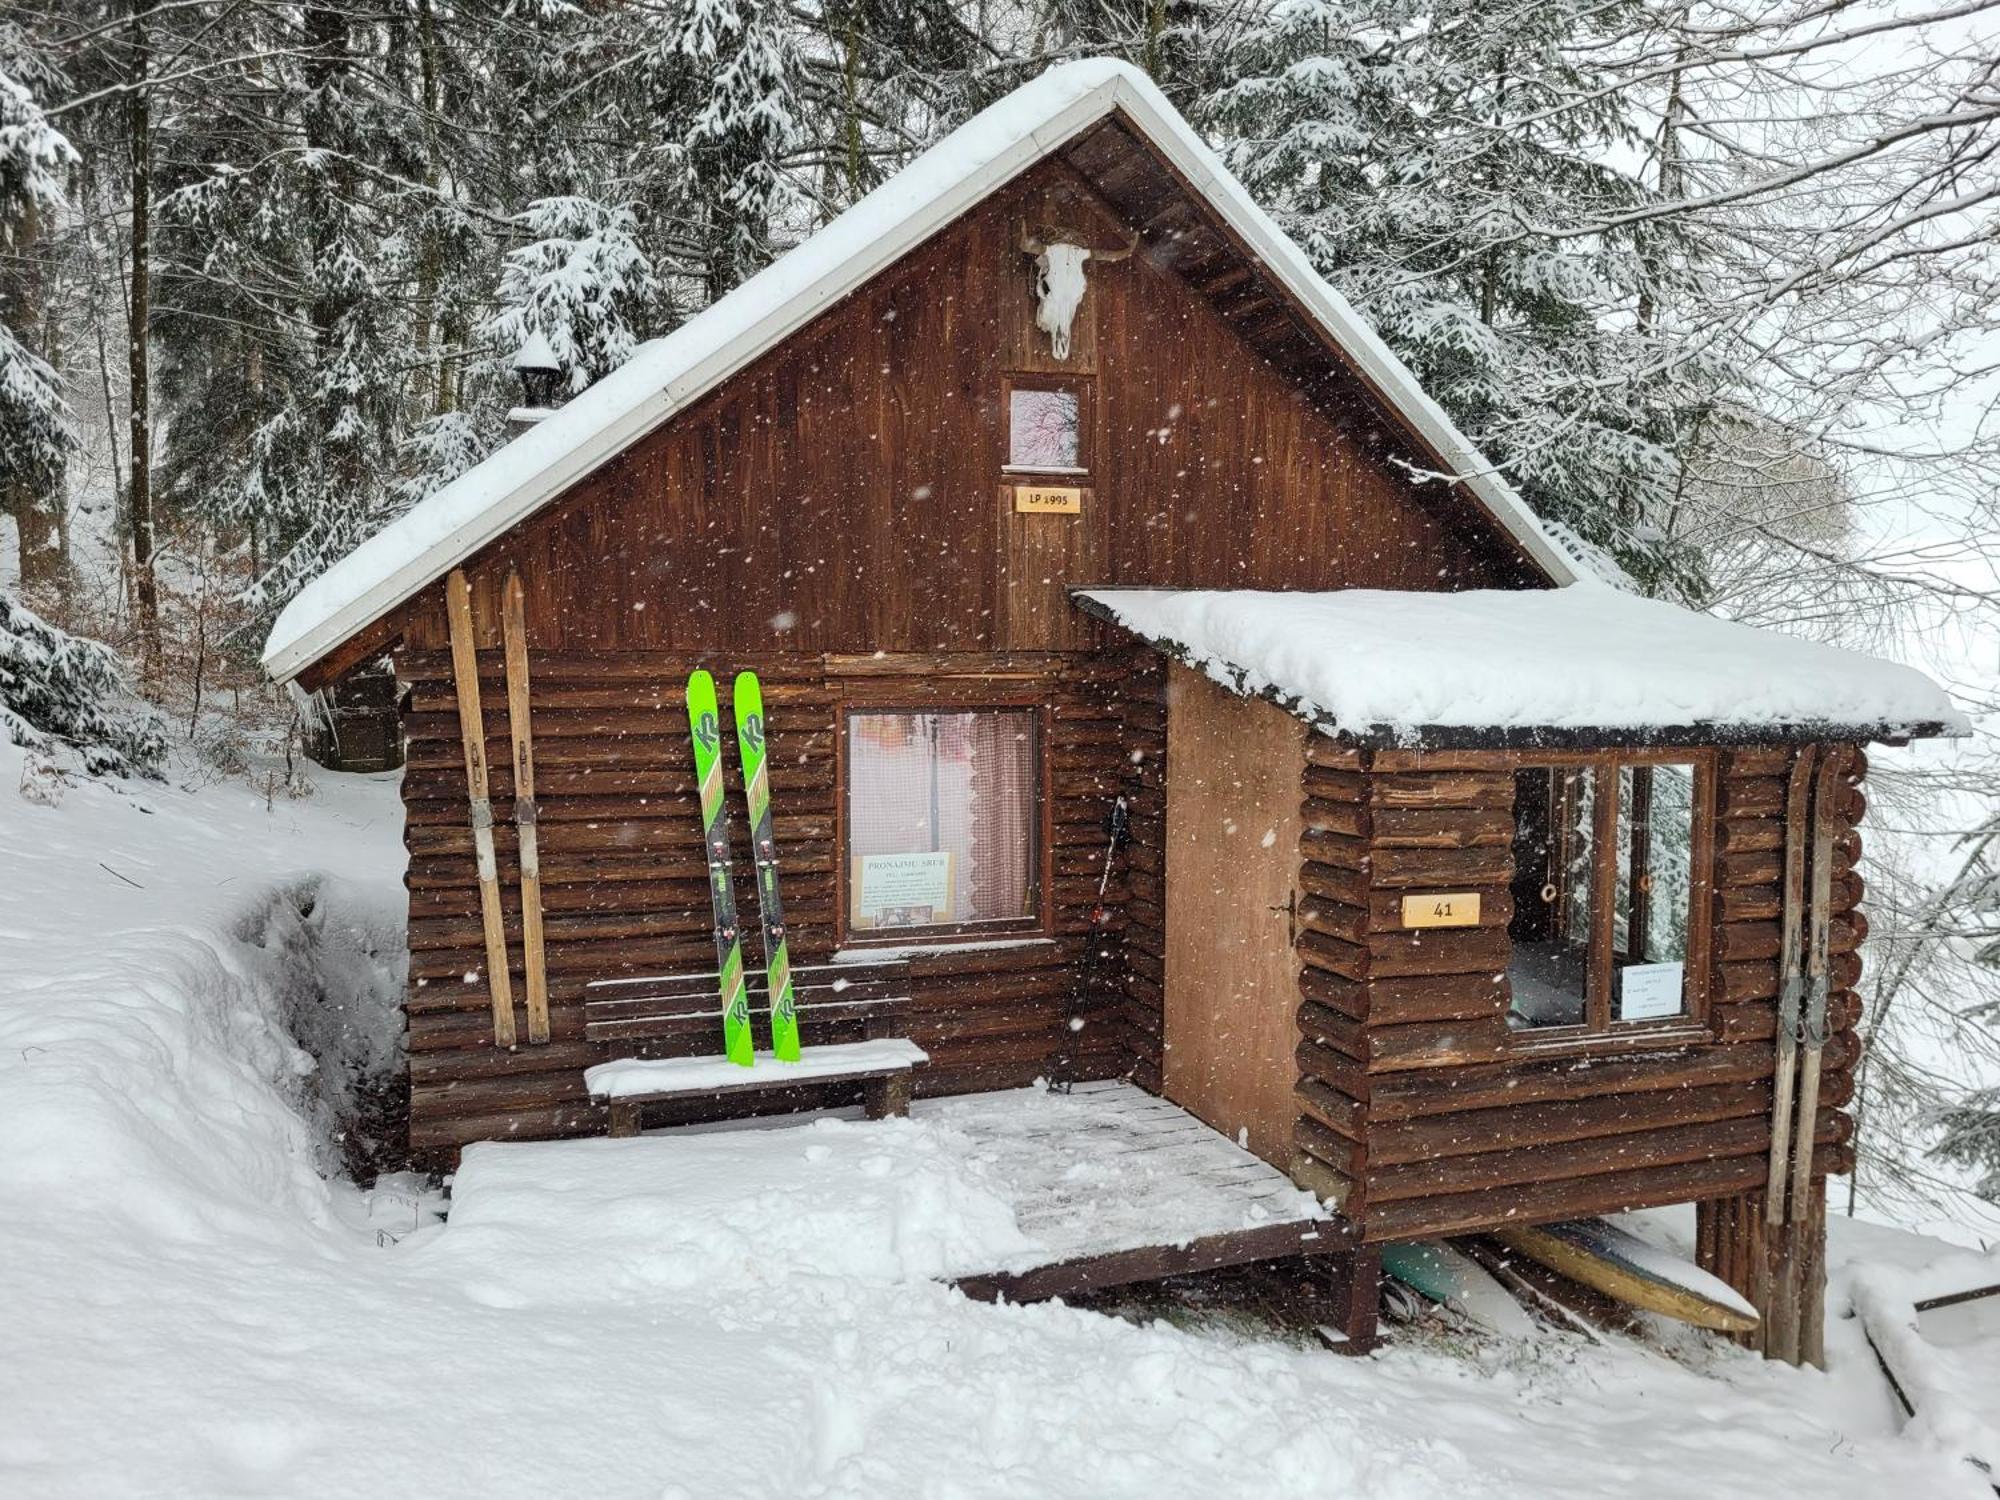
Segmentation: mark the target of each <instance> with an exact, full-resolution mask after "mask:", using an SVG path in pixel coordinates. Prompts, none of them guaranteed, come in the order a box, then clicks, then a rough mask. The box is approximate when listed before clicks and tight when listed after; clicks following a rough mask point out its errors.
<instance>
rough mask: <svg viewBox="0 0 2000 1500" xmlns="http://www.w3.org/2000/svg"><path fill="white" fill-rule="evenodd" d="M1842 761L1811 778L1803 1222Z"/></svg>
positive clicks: (1802, 1032) (1796, 1152)
mask: <svg viewBox="0 0 2000 1500" xmlns="http://www.w3.org/2000/svg"><path fill="white" fill-rule="evenodd" d="M1846 769H1847V757H1846V755H1844V754H1843V753H1841V752H1840V751H1837V750H1829V751H1828V752H1827V753H1826V754H1825V755H1823V756H1821V757H1820V763H1819V770H1818V772H1817V773H1816V774H1815V775H1814V777H1813V816H1812V821H1813V849H1812V906H1811V918H1810V921H1809V926H1808V931H1807V934H1806V993H1805V1000H1804V1009H1803V1011H1802V1012H1801V1014H1800V1018H1799V1111H1798V1124H1797V1126H1796V1127H1795V1128H1794V1129H1793V1132H1792V1202H1791V1209H1790V1212H1789V1214H1788V1215H1787V1217H1788V1218H1789V1219H1790V1220H1791V1221H1792V1222H1793V1223H1798V1222H1799V1221H1801V1220H1802V1219H1804V1218H1805V1215H1806V1208H1807V1204H1808V1202H1809V1201H1810V1199H1811V1196H1812V1159H1813V1127H1814V1124H1815V1122H1816V1119H1817V1116H1818V1114H1819V1074H1820V1060H1821V1057H1822V1056H1823V1054H1824V1052H1825V1049H1826V1011H1827V1000H1828V994H1827V991H1828V990H1829V988H1830V987H1831V985H1832V969H1833V963H1832V956H1831V955H1830V954H1829V953H1828V951H1827V946H1828V943H1829V941H1830V939H1831V934H1832V925H1833V923H1832V914H1831V912H1830V911H1829V910H1828V908H1829V907H1831V905H1832V904H1833V847H1834V841H1835V837H1836V835H1837V834H1838V832H1839V825H1840V819H1839V816H1838V803H1839V799H1840V781H1841V776H1842V773H1843V772H1845V770H1846Z"/></svg>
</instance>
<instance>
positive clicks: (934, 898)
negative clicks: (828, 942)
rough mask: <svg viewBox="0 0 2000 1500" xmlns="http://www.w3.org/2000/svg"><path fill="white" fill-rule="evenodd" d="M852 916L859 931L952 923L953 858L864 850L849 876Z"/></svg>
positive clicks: (945, 853) (946, 853) (944, 854)
mask: <svg viewBox="0 0 2000 1500" xmlns="http://www.w3.org/2000/svg"><path fill="white" fill-rule="evenodd" d="M850 878H851V880H852V882H853V897H852V900H851V902H850V904H851V906H852V908H853V909H852V912H851V913H850V920H851V922H852V924H853V926H854V927H855V928H857V929H861V928H869V929H880V928H886V927H941V926H944V925H945V924H947V923H949V922H950V921H952V910H951V893H952V856H951V851H950V850H944V851H941V852H939V853H934V854H864V855H862V856H860V857H859V858H858V859H856V860H855V861H854V868H853V870H852V872H851V876H850Z"/></svg>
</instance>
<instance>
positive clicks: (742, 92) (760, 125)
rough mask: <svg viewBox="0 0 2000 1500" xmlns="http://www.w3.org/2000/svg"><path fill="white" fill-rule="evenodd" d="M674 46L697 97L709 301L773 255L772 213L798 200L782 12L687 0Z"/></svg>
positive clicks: (698, 191) (752, 0)
mask: <svg viewBox="0 0 2000 1500" xmlns="http://www.w3.org/2000/svg"><path fill="white" fill-rule="evenodd" d="M673 53H674V57H675V62H676V64H677V67H676V69H675V70H674V71H676V72H678V73H679V74H680V75H681V81H682V83H683V84H684V86H687V85H691V88H690V89H689V92H690V93H691V96H692V99H693V101H694V108H693V110H692V113H691V116H690V118H689V120H688V122H687V134H686V137H685V144H686V150H687V166H688V171H689V174H690V177H691V179H692V181H691V186H692V187H693V189H694V193H695V199H694V202H695V206H696V209H697V212H698V214H699V218H698V220H697V224H698V226H699V232H700V235H701V238H702V241H703V253H704V254H703V258H704V260H705V261H706V272H705V274H706V280H707V284H708V285H707V292H708V300H710V301H713V300H714V299H716V298H717V297H720V296H721V295H722V294H723V293H724V292H726V291H728V290H729V289H730V288H731V287H733V286H735V285H736V284H737V283H738V282H739V281H742V280H743V279H745V278H746V277H748V276H751V275H753V274H754V273H755V272H757V271H758V270H760V269H761V268H762V267H763V265H764V264H765V262H766V261H768V260H769V259H770V258H771V230H772V225H773V222H774V221H775V220H777V219H778V218H780V217H781V216H782V215H783V214H784V213H786V212H787V211H788V210H789V209H791V208H792V207H793V206H794V204H795V202H796V200H797V196H798V190H797V188H796V186H795V185H794V184H793V183H792V181H791V179H790V177H789V176H788V172H787V165H788V164H787V160H786V158H787V156H788V154H789V153H790V152H791V151H792V149H793V148H794V147H795V146H797V145H798V143H799V140H800V126H799V104H798V98H797V78H796V76H795V75H796V69H797V58H796V56H795V50H794V37H793V34H792V31H791V24H790V17H789V13H788V12H787V11H786V9H785V7H784V6H782V5H779V4H777V3H776V0H687V4H686V8H685V10H684V12H683V14H682V16H681V18H680V23H679V26H678V28H677V32H676V35H675V36H674V38H673Z"/></svg>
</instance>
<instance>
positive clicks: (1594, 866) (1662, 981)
mask: <svg viewBox="0 0 2000 1500" xmlns="http://www.w3.org/2000/svg"><path fill="white" fill-rule="evenodd" d="M1707 794H1708V777H1707V771H1706V768H1705V766H1704V765H1703V764H1702V763H1700V762H1697V761H1694V760H1672V759H1659V758H1654V757H1644V758H1639V757H1623V756H1616V755H1602V756H1591V757H1577V758H1576V759H1574V760H1570V761H1566V762H1563V763H1560V764H1555V765H1537V766H1528V767H1523V768H1522V769H1520V770H1518V771H1517V772H1516V773H1515V781H1514V891H1513V895H1514V917H1513V920H1512V922H1511V923H1510V924H1509V927H1508V935H1509V937H1510V938H1511V939H1512V940H1513V954H1512V959H1511V961H1510V962H1509V964H1508V968H1507V978H1508V983H1509V986H1510V988H1511V990H1512V994H1513V1000H1512V1007H1511V1010H1510V1012H1509V1021H1510V1023H1511V1024H1512V1026H1513V1027H1514V1028H1515V1030H1516V1031H1517V1032H1524V1033H1539V1034H1543V1035H1558V1034H1562V1033H1573V1034H1577V1035H1584V1036H1588V1035H1595V1034H1600V1033H1613V1032H1616V1031H1618V1030H1620V1029H1621V1028H1626V1027H1646V1026H1651V1027H1657V1026H1660V1025H1662V1024H1671V1023H1672V1022H1674V1021H1676V1020H1686V1019H1688V1018H1690V1017H1692V1016H1694V1015H1695V1014H1696V1011H1697V1003H1698V1001H1699V998H1700V982H1701V977H1702V976H1701V974H1700V967H1701V966H1700V964H1699V963H1698V962H1697V956H1696V955H1697V944H1696V938H1697V936H1698V933H1697V924H1698V923H1699V922H1700V921H1701V920H1702V918H1703V911H1702V903H1701V902H1700V901H1699V900H1698V899H1697V897H1698V896H1700V895H1702V894H1703V893H1704V892H1705V889H1706V877H1705V875H1703V874H1702V869H1703V864H1704V860H1703V850H1704V849H1705V848H1706V844H1707V839H1708V837H1709V834H1708V828H1707V819H1706V818H1705V816H1704V812H1703V809H1704V806H1705V800H1704V799H1705V798H1706V797H1707Z"/></svg>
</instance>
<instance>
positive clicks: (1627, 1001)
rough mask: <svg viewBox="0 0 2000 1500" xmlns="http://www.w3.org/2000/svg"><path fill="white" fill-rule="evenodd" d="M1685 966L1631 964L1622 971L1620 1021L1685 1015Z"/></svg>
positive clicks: (1619, 982)
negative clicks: (1682, 1003)
mask: <svg viewBox="0 0 2000 1500" xmlns="http://www.w3.org/2000/svg"><path fill="white" fill-rule="evenodd" d="M1686 969H1687V965H1685V964H1677V963H1676V964H1627V965H1626V966H1625V967H1624V968H1622V969H1620V970H1619V971H1618V1019H1619V1020H1621V1021H1657V1020H1659V1019H1660V1018H1661V1017H1663V1016H1677V1015H1679V1014H1680V1013H1681V992H1682V989H1683V988H1684V986H1685V984H1686Z"/></svg>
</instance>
